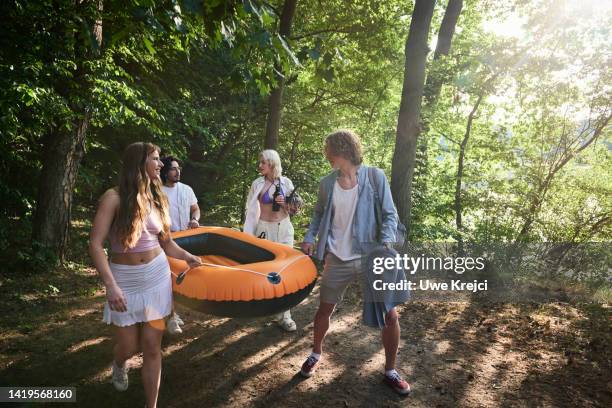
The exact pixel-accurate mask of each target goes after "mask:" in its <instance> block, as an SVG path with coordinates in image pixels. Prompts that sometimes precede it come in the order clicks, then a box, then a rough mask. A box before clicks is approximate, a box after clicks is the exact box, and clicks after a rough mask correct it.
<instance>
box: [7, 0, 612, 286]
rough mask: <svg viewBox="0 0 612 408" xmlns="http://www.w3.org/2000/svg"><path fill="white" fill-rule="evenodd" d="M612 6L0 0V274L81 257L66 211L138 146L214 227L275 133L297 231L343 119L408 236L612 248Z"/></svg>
mask: <svg viewBox="0 0 612 408" xmlns="http://www.w3.org/2000/svg"><path fill="white" fill-rule="evenodd" d="M611 21H612V8H610V7H609V6H606V5H605V3H600V2H594V1H587V2H578V1H561V2H560V1H550V0H541V1H524V0H515V1H512V2H498V1H486V0H483V1H476V0H465V1H457V0H449V1H448V2H446V1H439V2H435V1H424V0H417V1H416V2H411V1H405V0H402V1H399V0H397V1H396V0H384V1H382V0H381V1H378V0H367V1H361V0H355V1H352V2H350V3H347V2H345V1H336V0H329V1H317V0H309V1H297V0H284V1H269V2H260V1H255V0H245V1H223V0H211V1H205V2H201V1H193V0H184V1H178V0H172V1H152V0H131V1H129V2H124V1H113V0H89V1H80V2H74V1H61V0H58V1H44V0H41V1H35V2H32V1H16V0H12V1H5V2H2V5H0V89H1V94H0V149H1V151H2V152H3V158H2V161H1V162H0V201H2V203H3V204H2V216H1V217H0V253H2V254H3V256H4V257H6V258H7V259H6V260H5V262H4V268H6V270H5V271H3V272H7V273H23V272H32V273H35V272H37V271H42V270H47V269H48V267H49V265H51V264H54V263H56V262H58V261H63V262H64V263H65V262H70V261H77V262H81V261H83V251H82V248H83V242H85V241H86V240H87V238H86V235H80V236H76V237H75V236H74V234H73V237H72V241H71V239H70V236H71V235H70V227H71V225H74V224H75V223H79V225H80V224H82V223H85V225H87V224H88V223H89V222H90V220H91V215H92V211H93V210H94V209H95V206H96V202H97V198H98V197H99V196H100V195H101V193H102V192H103V191H104V190H105V189H107V188H109V187H111V186H113V185H114V184H115V181H116V177H117V172H118V170H119V167H120V157H121V152H122V151H123V149H124V148H125V147H126V146H127V145H128V144H130V143H132V142H135V141H152V142H154V143H156V144H158V145H159V146H161V147H162V149H163V153H164V154H172V155H175V156H177V157H179V158H182V159H184V173H183V181H184V182H185V183H187V184H189V185H191V186H192V187H193V188H194V190H195V192H196V194H197V196H198V198H199V201H200V208H201V209H202V210H203V221H202V224H205V225H230V226H240V225H241V222H242V217H243V206H244V201H245V198H246V192H247V189H248V186H249V185H250V183H251V181H252V180H253V178H254V177H256V175H257V174H256V166H255V162H256V159H257V155H258V153H259V152H260V151H261V149H262V148H263V147H264V146H266V147H272V148H276V149H277V150H278V151H279V152H280V154H281V157H282V159H283V167H284V173H285V175H287V176H288V177H290V178H291V179H293V180H294V182H295V183H296V184H297V185H299V186H300V191H301V193H302V195H303V196H304V198H305V200H306V203H307V208H306V211H304V213H303V214H302V215H300V216H298V217H297V220H296V221H297V225H298V226H299V227H300V228H296V231H297V234H298V237H297V238H298V239H299V238H300V235H301V234H303V227H305V226H306V225H307V223H308V219H309V215H310V212H311V209H312V206H313V204H314V201H315V198H316V186H317V183H318V180H319V178H320V177H321V176H323V175H324V174H325V173H326V172H328V171H329V166H328V164H327V163H326V161H325V160H324V156H323V154H322V142H323V139H324V136H325V135H326V134H328V133H329V132H331V131H333V130H334V129H337V128H341V127H342V128H345V127H348V128H352V129H354V130H355V131H356V132H357V133H358V134H360V135H361V137H362V141H363V143H364V147H365V157H366V163H367V164H369V165H375V166H379V167H381V168H383V169H384V170H385V171H386V172H387V175H388V176H389V179H390V180H391V181H392V189H393V194H394V198H395V201H396V205H397V206H398V210H399V212H400V216H401V218H402V220H403V221H404V223H405V224H406V225H407V226H408V228H409V235H410V240H411V242H414V243H418V242H454V243H458V244H459V248H462V246H463V243H464V242H465V243H480V244H490V243H493V242H499V243H540V242H548V243H559V245H557V246H554V247H553V249H554V250H555V251H557V254H558V253H559V251H561V252H562V253H563V254H564V255H565V254H566V253H567V251H568V249H567V247H564V246H560V245H561V243H563V244H568V243H569V244H582V243H589V242H599V243H603V245H599V246H597V247H596V249H593V251H595V252H596V253H597V256H598V257H599V259H603V262H604V266H605V265H610V262H609V261H610V259H609V258H610V256H611V255H610V251H609V246H607V244H609V241H610V237H611V232H612V205H611V204H612V203H611V200H612V199H611V197H612V194H611V193H612V177H611V175H612V174H611V172H612V170H611V169H612V155H611V154H610V151H611V149H612V141H611V140H610V126H609V121H610V117H611V114H612V104H611V100H612V81H611V79H612V78H611V75H612V74H611V71H610V69H609V67H610V63H611V60H612V52H611V51H612V50H611V46H610V40H609V39H610V37H611V36H610V26H611V24H610V22H611ZM549 249H550V248H549ZM564 251H565V252H564ZM570 275H571V276H569V275H568V276H569V278H571V279H578V280H580V279H584V275H578V274H574V275H572V274H570ZM587 279H588V280H589V281H590V282H595V283H596V284H597V285H604V286H606V287H609V283H610V272H609V268H605V267H604V268H603V269H598V272H597V273H594V272H593V274H592V276H588V277H587Z"/></svg>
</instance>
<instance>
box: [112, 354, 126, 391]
mask: <svg viewBox="0 0 612 408" xmlns="http://www.w3.org/2000/svg"><path fill="white" fill-rule="evenodd" d="M128 371H129V368H128V366H127V363H126V364H125V365H124V366H123V367H118V366H117V364H116V363H115V360H113V376H112V380H111V381H112V383H113V385H114V386H115V389H116V390H117V391H125V390H127V389H128V385H129V384H128Z"/></svg>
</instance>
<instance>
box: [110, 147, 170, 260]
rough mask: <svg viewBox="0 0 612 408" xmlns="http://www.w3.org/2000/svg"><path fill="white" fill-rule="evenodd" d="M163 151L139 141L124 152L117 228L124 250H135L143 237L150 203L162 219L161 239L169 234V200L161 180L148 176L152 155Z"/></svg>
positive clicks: (115, 223)
mask: <svg viewBox="0 0 612 408" xmlns="http://www.w3.org/2000/svg"><path fill="white" fill-rule="evenodd" d="M154 151H157V152H160V149H159V147H157V146H156V145H154V144H152V143H143V142H137V143H132V144H131V145H129V146H128V147H127V148H126V149H125V152H124V153H123V166H122V168H121V173H120V174H119V211H118V213H117V217H116V218H115V222H114V229H115V233H116V234H117V237H118V238H119V242H120V243H121V244H122V245H123V247H124V248H133V247H134V246H135V245H136V243H137V242H138V240H139V239H140V236H141V234H142V230H143V226H144V222H145V218H146V217H147V215H148V214H149V211H150V210H152V208H151V203H153V205H154V206H155V208H156V209H157V211H158V212H159V215H160V218H161V220H162V225H163V228H162V231H161V232H160V234H159V235H160V238H161V239H164V240H165V239H166V238H167V237H168V236H169V235H170V212H169V210H168V199H167V198H166V195H165V194H164V192H163V190H162V184H161V181H160V180H159V179H157V178H156V179H151V178H149V176H148V175H147V170H146V163H147V157H148V156H149V154H151V153H153V152H154Z"/></svg>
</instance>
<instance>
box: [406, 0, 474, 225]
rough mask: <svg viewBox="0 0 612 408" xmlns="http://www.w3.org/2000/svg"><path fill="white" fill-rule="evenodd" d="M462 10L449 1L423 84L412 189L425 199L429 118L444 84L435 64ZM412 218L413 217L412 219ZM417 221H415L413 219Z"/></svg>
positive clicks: (456, 0)
mask: <svg viewBox="0 0 612 408" xmlns="http://www.w3.org/2000/svg"><path fill="white" fill-rule="evenodd" d="M462 8H463V0H449V2H448V5H447V6H446V11H445V12H444V18H443V19H442V23H441V24H440V30H439V31H438V42H437V44H436V51H435V53H434V58H433V63H432V66H431V68H430V69H429V71H428V74H427V82H426V83H425V90H424V95H423V96H424V98H425V112H426V115H425V116H424V117H423V118H422V120H421V130H420V133H421V134H422V135H423V136H424V137H419V142H418V146H417V154H416V168H415V172H414V174H415V179H414V182H413V186H412V188H413V189H414V191H415V192H417V193H418V194H419V197H425V196H426V194H427V191H426V188H427V183H426V178H427V175H428V167H429V164H428V157H427V152H428V145H429V137H428V133H429V118H428V117H427V116H428V115H431V114H432V113H433V111H434V110H435V106H436V103H437V100H438V97H439V96H440V92H441V90H442V85H443V84H444V80H443V79H445V78H444V77H442V75H440V73H439V72H437V70H436V68H437V67H436V62H437V61H438V60H439V59H440V58H441V57H443V56H447V55H448V54H449V53H450V49H451V42H452V39H453V36H454V34H455V27H456V26H457V20H458V19H459V15H460V14H461V10H462ZM413 218H414V217H413ZM414 221H417V222H418V220H417V219H414Z"/></svg>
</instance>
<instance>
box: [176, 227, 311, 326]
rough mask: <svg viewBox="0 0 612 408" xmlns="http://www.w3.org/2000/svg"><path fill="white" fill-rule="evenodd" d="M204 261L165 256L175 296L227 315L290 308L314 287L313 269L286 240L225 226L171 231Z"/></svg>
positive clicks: (195, 306) (254, 314) (194, 306)
mask: <svg viewBox="0 0 612 408" xmlns="http://www.w3.org/2000/svg"><path fill="white" fill-rule="evenodd" d="M172 237H173V238H174V241H175V242H176V243H177V244H178V245H179V246H180V247H181V248H184V249H185V250H187V251H189V252H191V253H192V254H194V255H197V256H199V257H200V259H201V260H202V265H201V266H198V267H196V268H192V269H189V267H188V265H187V263H186V262H184V261H182V260H178V259H175V258H172V257H168V261H169V263H170V269H171V270H172V275H173V279H172V290H173V291H174V300H175V301H177V302H178V303H180V304H182V305H184V306H187V307H189V308H191V309H194V310H199V311H202V312H205V313H209V314H213V315H216V316H225V317H258V316H267V315H271V314H275V313H280V312H283V311H285V310H288V309H290V308H292V307H294V306H296V305H297V304H299V303H300V302H301V301H302V300H304V299H305V298H306V297H307V296H308V294H309V293H310V292H311V291H312V288H313V287H314V285H315V282H316V280H317V269H316V267H315V265H314V263H313V262H312V260H310V258H309V257H308V256H307V255H304V254H303V253H301V252H300V251H297V250H295V249H293V248H291V247H288V246H286V245H281V244H277V243H274V242H272V241H268V240H265V239H260V238H256V237H254V236H252V235H249V234H246V233H243V232H239V231H236V230H233V229H230V228H223V227H200V228H196V229H191V230H187V231H180V232H175V233H173V234H172Z"/></svg>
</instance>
